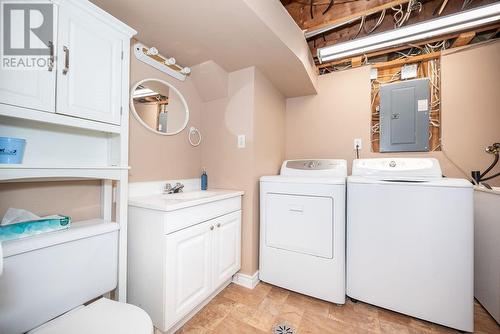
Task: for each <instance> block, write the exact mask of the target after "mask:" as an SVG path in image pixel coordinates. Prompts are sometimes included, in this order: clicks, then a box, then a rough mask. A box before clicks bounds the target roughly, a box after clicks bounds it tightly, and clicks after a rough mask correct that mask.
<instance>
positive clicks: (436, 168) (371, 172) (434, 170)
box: [352, 158, 443, 180]
mask: <svg viewBox="0 0 500 334" xmlns="http://www.w3.org/2000/svg"><path fill="white" fill-rule="evenodd" d="M352 176H364V177H373V178H377V179H388V180H436V179H441V178H442V177H443V175H442V172H441V167H440V165H439V161H437V159H434V158H377V159H357V160H354V162H353V164H352Z"/></svg>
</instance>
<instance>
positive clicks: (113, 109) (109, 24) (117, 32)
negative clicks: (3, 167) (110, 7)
mask: <svg viewBox="0 0 500 334" xmlns="http://www.w3.org/2000/svg"><path fill="white" fill-rule="evenodd" d="M52 3H53V7H54V31H53V36H52V40H51V41H44V42H50V45H51V54H52V58H53V59H54V63H53V66H52V67H51V68H48V69H46V70H10V69H9V70H5V69H0V106H1V104H3V105H4V106H1V107H2V108H0V109H5V108H6V105H9V106H13V107H21V108H30V109H33V110H38V111H44V112H51V113H55V114H59V115H66V116H72V117H76V118H80V119H87V120H92V121H97V122H103V123H108V124H114V125H119V124H120V120H121V113H122V111H123V108H122V107H123V103H124V102H123V101H125V103H127V101H128V100H127V99H126V98H125V99H123V98H122V90H123V88H124V87H123V84H124V83H125V82H128V78H124V76H128V59H127V61H124V52H125V51H126V52H125V56H126V57H128V55H129V53H128V47H129V43H130V35H131V34H130V28H128V27H125V25H124V24H123V23H121V22H119V21H118V20H116V19H115V18H113V17H111V16H110V15H109V14H107V13H105V12H103V11H102V10H101V9H99V8H98V7H96V6H95V5H93V4H91V3H90V2H88V1H84V0H78V1H68V0H53V1H52ZM126 88H127V89H128V87H126Z"/></svg>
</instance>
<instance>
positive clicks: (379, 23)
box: [363, 9, 387, 35]
mask: <svg viewBox="0 0 500 334" xmlns="http://www.w3.org/2000/svg"><path fill="white" fill-rule="evenodd" d="M386 11H387V10H386V9H384V10H383V11H382V12H381V13H380V16H379V18H378V20H377V22H376V23H375V25H374V26H373V27H372V28H371V29H369V30H366V29H365V27H363V30H364V31H365V33H366V34H367V35H369V34H371V33H372V32H374V31H375V29H377V28H378V27H379V26H380V25H381V24H382V22H383V21H384V18H385V13H386Z"/></svg>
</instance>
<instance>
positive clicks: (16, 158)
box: [0, 137, 26, 164]
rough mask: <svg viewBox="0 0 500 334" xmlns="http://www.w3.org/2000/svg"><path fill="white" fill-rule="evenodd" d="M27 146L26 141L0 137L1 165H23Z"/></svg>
mask: <svg viewBox="0 0 500 334" xmlns="http://www.w3.org/2000/svg"><path fill="white" fill-rule="evenodd" d="M25 146H26V140H25V139H21V138H10V137H0V164H20V163H22V162H23V155H24V147H25Z"/></svg>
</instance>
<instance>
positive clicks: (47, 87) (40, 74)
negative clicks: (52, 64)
mask: <svg viewBox="0 0 500 334" xmlns="http://www.w3.org/2000/svg"><path fill="white" fill-rule="evenodd" d="M0 103H4V104H8V105H15V106H18V107H23V108H30V109H36V110H41V111H46V112H55V111H56V73H55V71H54V70H52V71H48V70H47V71H31V70H26V71H20V70H19V71H14V70H6V69H1V68H0Z"/></svg>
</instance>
